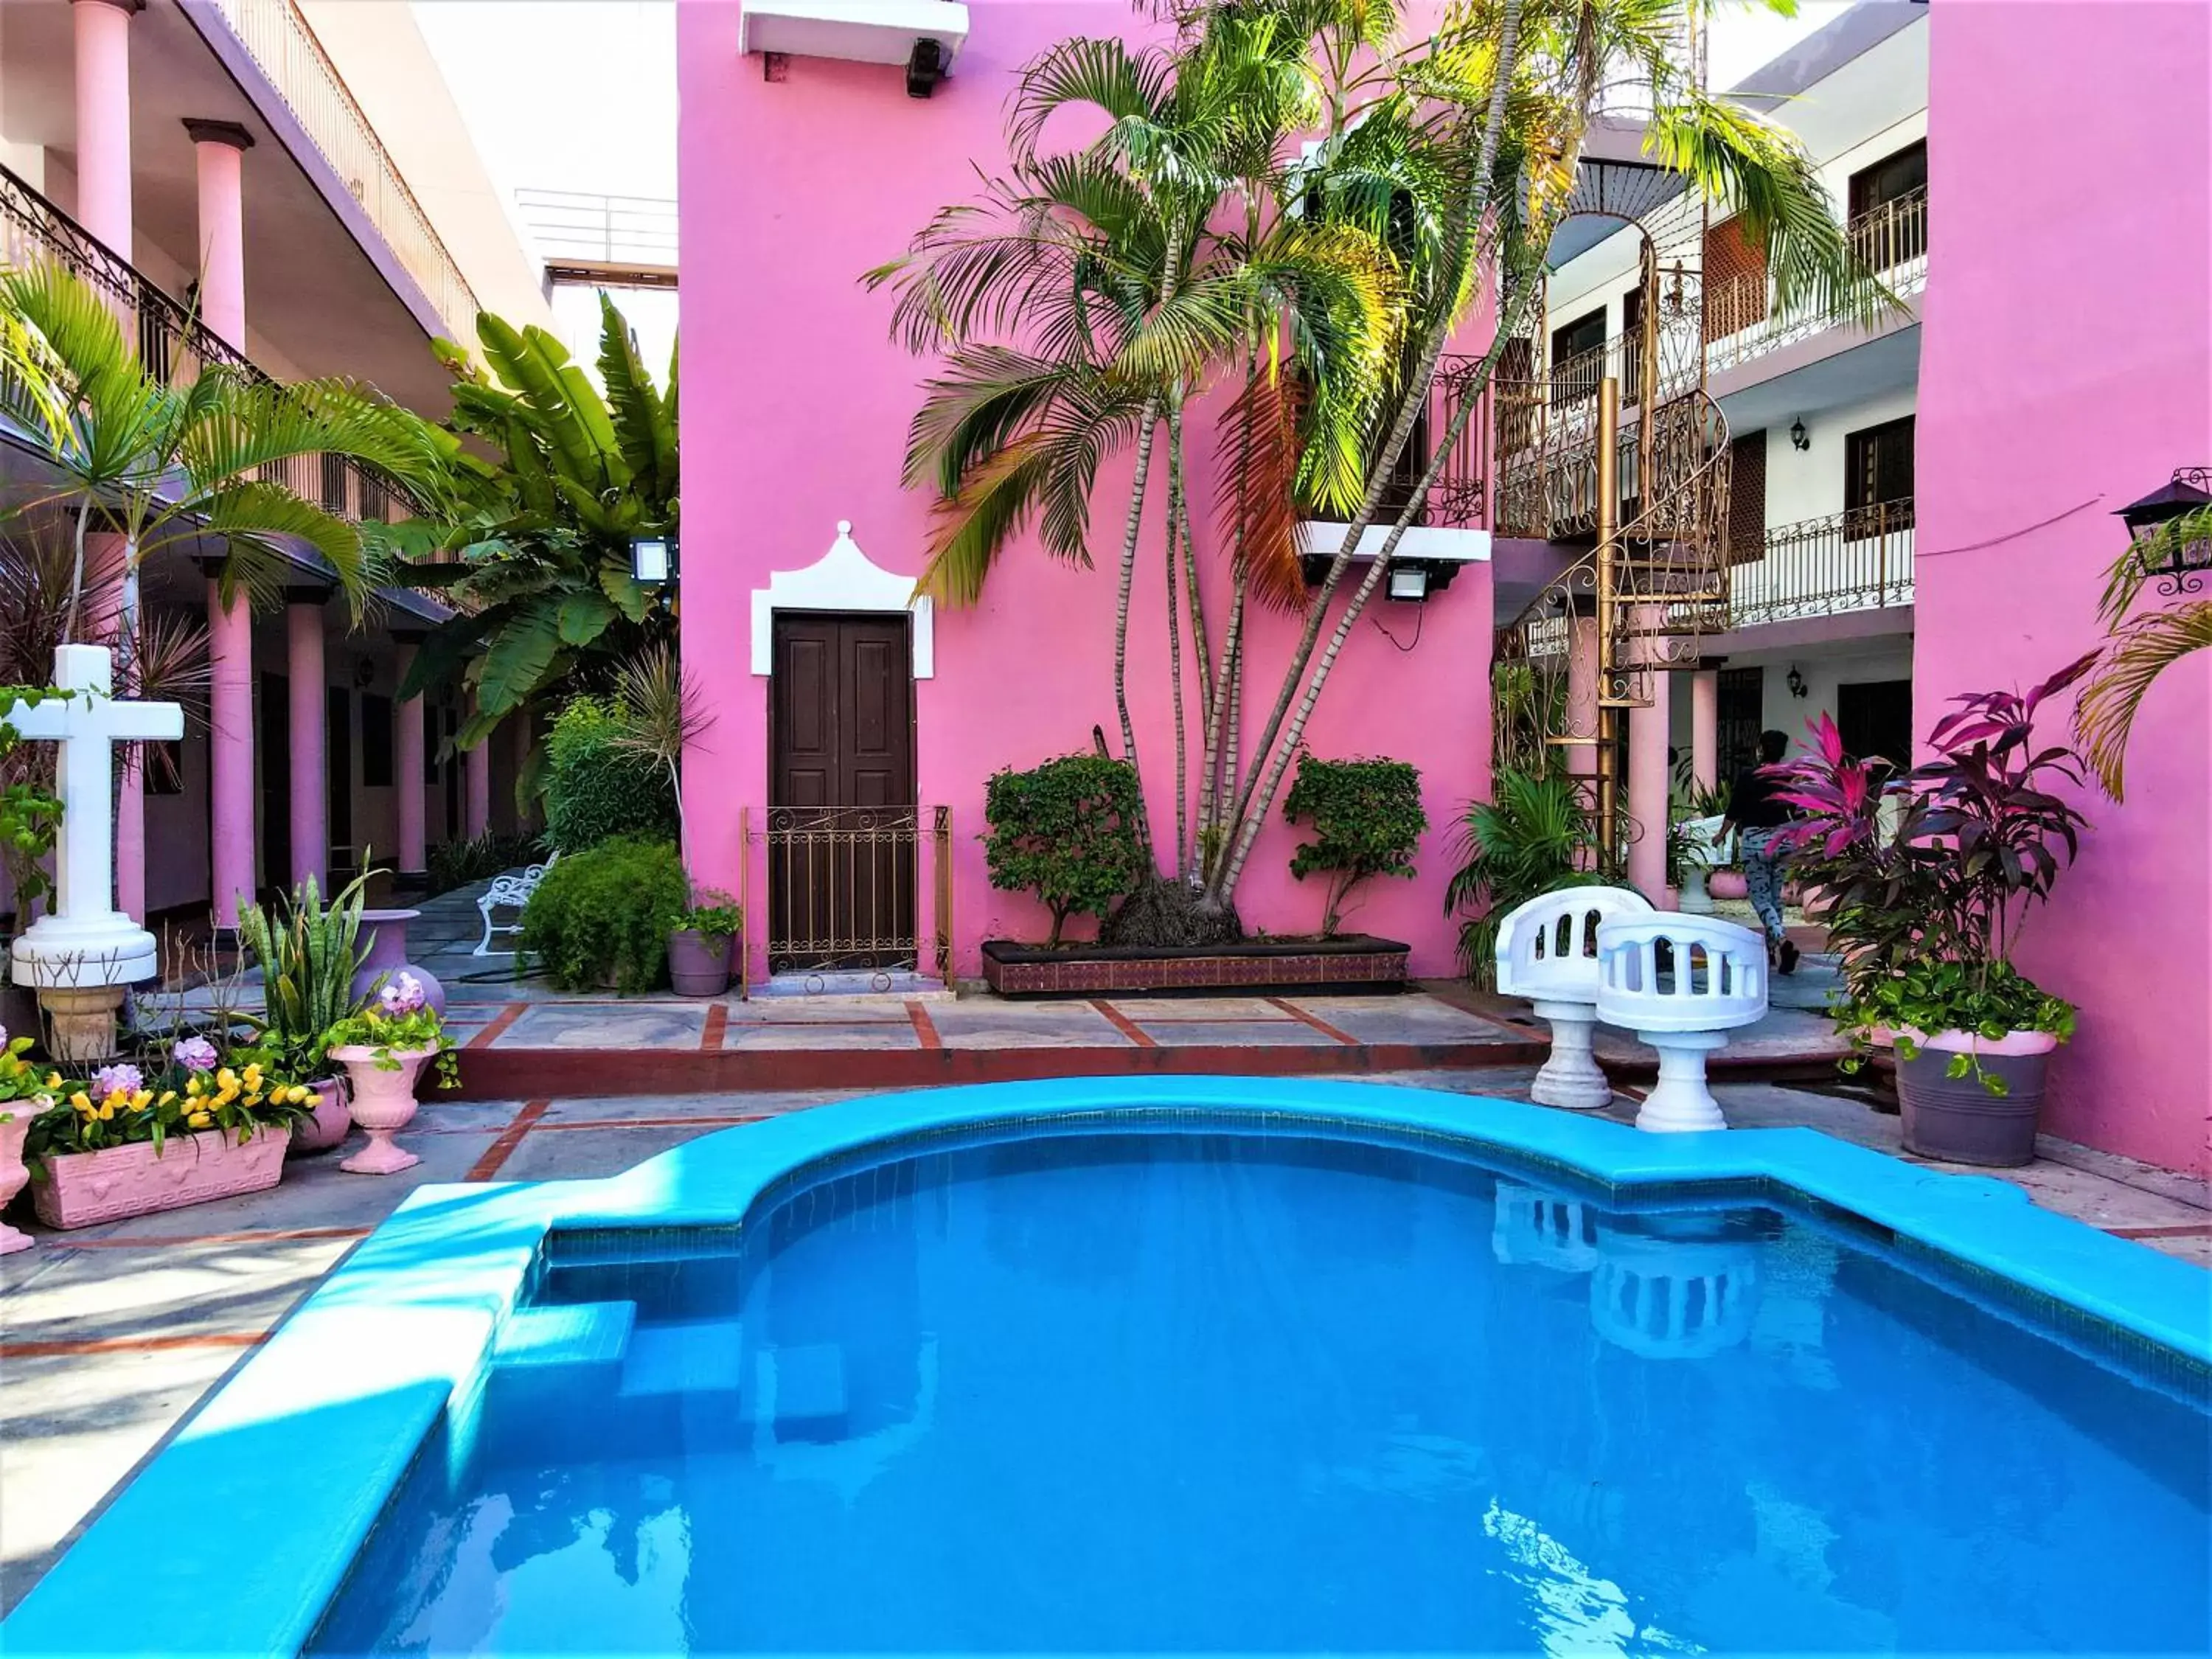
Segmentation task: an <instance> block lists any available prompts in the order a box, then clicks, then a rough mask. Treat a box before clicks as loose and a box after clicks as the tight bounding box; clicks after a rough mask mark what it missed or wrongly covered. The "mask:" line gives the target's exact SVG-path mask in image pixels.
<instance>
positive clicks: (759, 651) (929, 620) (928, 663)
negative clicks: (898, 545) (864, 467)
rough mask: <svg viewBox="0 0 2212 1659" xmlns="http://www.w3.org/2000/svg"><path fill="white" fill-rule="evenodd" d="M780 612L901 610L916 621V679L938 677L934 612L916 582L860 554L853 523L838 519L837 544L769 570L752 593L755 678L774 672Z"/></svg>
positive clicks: (914, 646) (914, 632)
mask: <svg viewBox="0 0 2212 1659" xmlns="http://www.w3.org/2000/svg"><path fill="white" fill-rule="evenodd" d="M777 611H905V612H907V613H908V615H909V616H911V617H913V618H914V626H913V629H912V630H911V632H912V641H913V651H914V677H915V678H916V679H918V680H926V679H930V678H933V677H934V676H935V674H936V672H937V616H936V608H935V607H934V606H933V605H932V604H931V603H930V600H929V596H928V595H927V594H926V593H925V594H916V593H915V591H914V578H913V577H911V576H902V575H900V574H898V573H897V572H896V571H894V570H886V569H884V568H883V567H882V566H881V565H879V564H877V563H876V562H873V561H872V560H871V559H870V558H869V557H868V556H867V555H866V554H865V553H863V552H862V551H861V550H860V544H859V543H858V542H855V541H854V539H853V523H852V520H849V519H841V520H838V523H837V539H836V541H834V542H832V543H830V544H829V551H828V552H827V553H824V554H823V556H821V557H820V558H818V559H817V560H816V561H815V562H813V563H812V564H810V565H808V566H806V567H805V568H804V569H800V570H775V571H771V572H769V579H768V586H765V587H756V588H755V589H753V618H752V622H753V642H752V643H753V672H754V673H756V674H769V673H772V672H773V671H775V613H776V612H777Z"/></svg>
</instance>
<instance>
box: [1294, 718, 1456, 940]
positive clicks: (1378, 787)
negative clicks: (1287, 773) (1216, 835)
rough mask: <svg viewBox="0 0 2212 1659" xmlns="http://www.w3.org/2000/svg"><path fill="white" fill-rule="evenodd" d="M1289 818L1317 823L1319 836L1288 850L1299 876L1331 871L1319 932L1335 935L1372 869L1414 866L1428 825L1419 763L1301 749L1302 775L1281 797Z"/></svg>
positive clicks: (1386, 872)
mask: <svg viewBox="0 0 2212 1659" xmlns="http://www.w3.org/2000/svg"><path fill="white" fill-rule="evenodd" d="M1283 816H1284V817H1285V818H1288V819H1289V820H1290V821H1291V823H1298V822H1300V821H1301V820H1304V821H1305V822H1308V823H1311V824H1312V825H1313V830H1314V838H1313V839H1312V840H1311V841H1310V842H1305V843H1304V844H1303V845H1302V846H1300V847H1299V848H1298V850H1297V852H1296V853H1294V854H1291V874H1292V875H1294V876H1296V877H1297V878H1298V879H1299V880H1300V881H1304V879H1305V878H1307V877H1308V876H1310V875H1311V874H1312V873H1314V872H1316V871H1328V872H1332V874H1333V879H1332V880H1331V881H1330V883H1329V889H1328V902H1327V904H1326V905H1325V906H1324V907H1323V908H1322V921H1321V933H1322V938H1323V939H1328V938H1330V937H1332V936H1333V935H1334V933H1335V932H1336V928H1337V922H1338V920H1339V918H1340V916H1341V915H1343V911H1344V901H1345V899H1346V896H1348V895H1349V894H1350V893H1351V891H1352V889H1353V888H1355V887H1357V886H1358V884H1360V883H1361V882H1363V881H1364V880H1366V879H1367V878H1369V877H1370V876H1401V877H1404V878H1407V879H1408V880H1410V879H1411V878H1412V877H1413V850H1414V848H1416V847H1417V846H1419V842H1420V839H1421V836H1423V835H1424V834H1425V832H1426V831H1427V829H1428V827H1429V815H1428V814H1427V813H1426V812H1425V811H1423V810H1422V808H1421V772H1420V769H1419V767H1417V766H1413V765H1412V764H1410V763H1407V762H1406V761H1395V760H1349V761H1330V760H1322V759H1320V758H1319V757H1316V756H1314V755H1310V754H1305V755H1300V756H1299V757H1298V775H1297V780H1296V781H1294V782H1292V784H1291V793H1290V794H1289V796H1288V797H1287V798H1286V799H1285V800H1284V802H1283Z"/></svg>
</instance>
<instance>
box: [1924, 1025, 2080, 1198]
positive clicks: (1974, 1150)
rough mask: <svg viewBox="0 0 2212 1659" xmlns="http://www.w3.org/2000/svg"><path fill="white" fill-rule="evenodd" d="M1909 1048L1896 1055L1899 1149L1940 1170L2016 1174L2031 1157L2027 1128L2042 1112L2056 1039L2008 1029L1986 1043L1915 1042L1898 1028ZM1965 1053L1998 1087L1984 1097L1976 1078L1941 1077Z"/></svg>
mask: <svg viewBox="0 0 2212 1659" xmlns="http://www.w3.org/2000/svg"><path fill="white" fill-rule="evenodd" d="M1895 1035H1896V1036H1903V1037H1909V1038H1911V1040H1912V1042H1914V1043H1915V1044H1917V1053H1915V1054H1914V1055H1913V1057H1912V1058H1911V1059H1910V1060H1907V1059H1905V1056H1904V1055H1903V1054H1901V1053H1900V1054H1899V1055H1898V1057H1897V1101H1898V1107H1899V1111H1900V1112H1901V1114H1902V1115H1903V1117H1904V1127H1905V1150H1906V1151H1907V1152H1912V1153H1915V1154H1917V1156H1919V1157H1921V1158H1937V1159H1940V1160H1942V1162H1944V1163H1946V1164H1983V1165H1985V1166H1987V1167H1990V1168H1992V1169H2017V1168H2018V1167H2019V1166H2020V1165H2021V1164H2026V1163H2028V1162H2029V1161H2031V1160H2032V1159H2033V1158H2034V1157H2035V1124H2036V1118H2037V1115H2038V1114H2039V1112H2040V1111H2041V1110H2042V1107H2043V1089H2044V1079H2045V1071H2046V1070H2047V1068H2048V1067H2049V1066H2050V1063H2051V1050H2052V1049H2054V1048H2057V1046H2058V1039H2057V1037H2055V1036H2051V1035H2050V1033H2048V1032H2046V1031H2009V1032H2007V1033H2006V1034H2005V1035H2004V1036H2002V1037H2000V1038H1998V1039H1996V1041H1995V1042H1991V1041H1990V1039H1988V1038H1986V1037H1981V1036H1976V1035H1975V1034H1974V1033H1973V1032H1972V1031H1938V1032H1936V1034H1935V1035H1934V1036H1922V1035H1921V1034H1920V1033H1919V1032H1917V1031H1912V1030H1899V1031H1898V1032H1897V1033H1895ZM1954 1054H1972V1055H1973V1056H1975V1059H1976V1061H1977V1063H1978V1065H1979V1066H1980V1067H1981V1069H1982V1071H1984V1073H1988V1074H1989V1075H1990V1076H1991V1077H1996V1078H2001V1079H2003V1081H2004V1085H2005V1092H2004V1093H2002V1094H2001V1095H1997V1094H1991V1093H1990V1091H1989V1090H1988V1088H1987V1087H1986V1086H1984V1084H1983V1081H1982V1079H1980V1078H1978V1077H1977V1076H1975V1075H1974V1073H1972V1072H1968V1073H1966V1076H1964V1077H1960V1078H1954V1077H1950V1076H1948V1075H1946V1073H1948V1070H1949V1068H1950V1064H1951V1060H1952V1057H1953V1056H1954Z"/></svg>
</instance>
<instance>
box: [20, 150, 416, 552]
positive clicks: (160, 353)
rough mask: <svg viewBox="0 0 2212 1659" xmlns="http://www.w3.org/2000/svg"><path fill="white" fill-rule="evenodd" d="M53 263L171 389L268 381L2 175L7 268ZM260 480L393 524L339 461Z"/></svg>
mask: <svg viewBox="0 0 2212 1659" xmlns="http://www.w3.org/2000/svg"><path fill="white" fill-rule="evenodd" d="M39 260H53V261H56V262H58V263H59V264H63V265H65V266H67V267H68V268H69V269H70V270H73V271H75V272H76V274H77V275H78V276H81V277H82V278H84V279H85V280H86V281H87V282H88V283H91V284H92V285H93V287H94V288H95V289H98V290H99V291H100V293H102V294H104V295H106V296H107V299H108V301H109V303H110V304H111V305H112V307H113V308H114V310H115V313H116V315H117V316H118V319H120V320H121V322H122V324H123V331H124V337H125V339H130V340H135V342H136V343H137V349H138V357H139V361H140V362H143V364H144V365H145V366H146V368H147V371H148V372H149V374H154V375H156V376H158V377H160V378H162V379H164V380H168V381H169V382H171V383H172V384H181V383H185V382H189V381H191V380H193V379H194V378H196V377H197V374H199V371H200V369H201V368H204V367H205V366H207V365H209V364H214V363H222V364H225V365H228V367H229V368H234V369H235V370H237V371H238V372H239V373H240V374H246V375H250V376H252V378H254V379H256V380H263V381H266V380H269V379H270V377H269V376H268V375H267V374H264V373H262V371H261V370H260V369H258V368H256V367H255V366H254V365H253V364H252V362H250V361H248V359H247V358H246V356H244V355H243V354H241V353H240V352H239V351H237V350H236V349H234V348H233V347H232V346H231V345H230V344H229V343H228V342H226V341H225V340H223V339H222V337H220V336H219V335H216V334H215V333H214V332H212V331H210V330H209V329H208V328H206V327H205V326H204V325H202V324H201V323H200V321H199V319H197V318H196V317H194V316H193V315H192V314H191V313H190V312H188V311H187V310H186V309H185V307H183V306H182V305H181V304H179V302H178V301H175V300H174V299H172V298H171V297H170V296H169V295H167V294H165V293H164V292H162V290H161V289H160V288H159V287H157V286H156V285H155V283H154V281H153V279H152V278H150V277H149V276H146V275H145V274H144V273H143V272H142V271H140V270H137V268H136V267H134V266H132V265H130V264H125V262H124V261H123V260H122V259H120V258H117V257H116V255H115V254H114V253H112V252H110V251H109V249H108V247H107V245H106V243H105V242H102V241H101V240H100V239H99V238H98V237H96V236H94V234H92V233H91V232H90V231H88V230H87V229H85V228H84V227H83V226H82V225H80V224H79V223H77V222H76V220H74V219H72V218H71V217H70V216H69V215H68V214H66V213H64V212H63V211H62V210H60V209H59V208H58V207H56V206H55V205H54V204H52V202H49V201H48V200H47V199H46V197H43V196H41V195H40V193H39V192H38V191H35V190H33V189H32V188H31V187H30V185H27V184H25V183H24V182H23V180H22V179H20V178H18V177H17V176H16V175H15V173H11V172H9V170H8V169H7V168H6V167H0V265H5V266H15V265H21V264H33V263H35V262H37V261H39ZM256 476H258V477H261V478H264V479H265V480H267V481H269V482H270V483H281V484H283V486H284V487H285V488H286V489H289V490H291V491H292V492H293V493H294V494H295V495H300V496H302V497H304V498H305V499H307V500H308V501H315V502H318V503H319V504H320V505H321V506H322V507H324V508H325V510H327V511H329V512H331V513H337V514H338V515H339V516H340V517H343V518H345V519H349V520H353V521H354V522H356V523H362V522H364V521H375V522H385V521H387V520H390V518H391V516H392V508H393V507H395V506H404V504H403V503H399V502H398V501H395V499H394V497H393V496H392V493H391V491H390V490H389V489H387V487H386V485H385V483H383V481H382V480H381V479H379V478H376V477H372V476H371V475H370V474H369V473H368V472H367V471H363V470H362V468H361V467H359V466H358V465H356V464H355V463H354V462H353V461H351V460H350V459H347V458H345V457H343V456H338V455H307V456H300V457H295V458H294V459H290V460H287V461H283V462H277V463H274V464H272V465H269V466H267V467H264V468H263V469H262V470H261V471H260V472H259V473H258V474H257V475H256Z"/></svg>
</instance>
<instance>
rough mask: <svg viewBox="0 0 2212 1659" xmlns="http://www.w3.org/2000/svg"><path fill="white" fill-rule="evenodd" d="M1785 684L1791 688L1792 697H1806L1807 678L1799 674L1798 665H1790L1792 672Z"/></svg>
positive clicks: (1787, 676) (1785, 677)
mask: <svg viewBox="0 0 2212 1659" xmlns="http://www.w3.org/2000/svg"><path fill="white" fill-rule="evenodd" d="M1784 684H1786V685H1788V686H1789V688H1790V696H1793V697H1802V696H1804V695H1805V692H1806V690H1807V687H1806V684H1805V677H1804V676H1803V675H1802V674H1801V673H1799V672H1798V671H1797V665H1796V663H1794V662H1793V663H1791V664H1790V672H1789V673H1788V674H1787V675H1785V676H1784Z"/></svg>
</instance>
